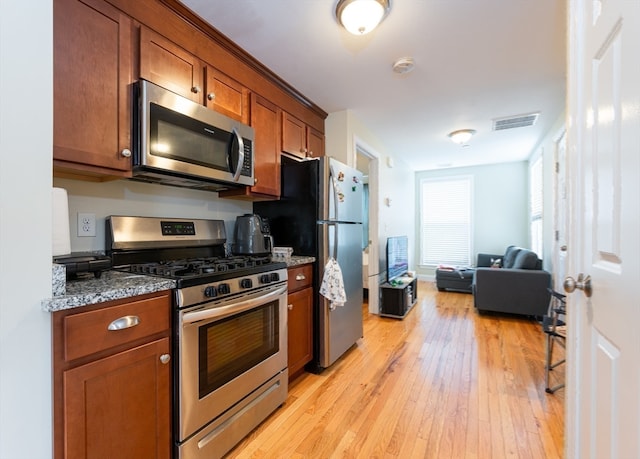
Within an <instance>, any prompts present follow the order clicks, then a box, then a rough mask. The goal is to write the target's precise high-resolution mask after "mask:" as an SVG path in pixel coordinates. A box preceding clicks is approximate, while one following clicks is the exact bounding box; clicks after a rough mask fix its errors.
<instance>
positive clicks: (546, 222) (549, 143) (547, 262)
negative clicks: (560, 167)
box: [529, 113, 565, 272]
mask: <svg viewBox="0 0 640 459" xmlns="http://www.w3.org/2000/svg"><path fill="white" fill-rule="evenodd" d="M564 129H565V114H564V113H563V114H561V115H560V116H559V117H558V119H557V120H556V122H555V123H554V125H553V127H552V128H551V130H550V131H549V133H548V134H547V135H546V136H545V137H544V139H542V141H541V142H540V145H539V146H538V147H537V148H536V149H535V150H534V151H533V153H532V154H531V156H530V158H529V161H530V162H531V161H533V160H534V159H535V158H536V157H537V156H538V155H542V157H543V159H542V164H543V172H542V173H543V187H544V196H543V202H542V224H543V234H544V241H543V248H542V251H543V254H542V261H543V264H544V269H546V270H548V271H550V272H553V271H554V266H553V255H554V254H553V249H554V237H555V234H554V231H555V227H554V212H555V199H556V196H555V195H554V180H555V170H556V169H555V167H556V166H555V161H556V157H555V155H556V142H557V140H558V139H559V138H560V136H561V135H562V133H563V132H564Z"/></svg>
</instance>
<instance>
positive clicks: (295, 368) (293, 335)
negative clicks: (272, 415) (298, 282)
mask: <svg viewBox="0 0 640 459" xmlns="http://www.w3.org/2000/svg"><path fill="white" fill-rule="evenodd" d="M287 301H288V307H289V314H288V320H289V322H288V330H289V331H288V366H289V376H290V379H292V378H293V377H295V376H297V374H298V373H299V372H300V371H301V370H302V369H303V368H304V366H305V364H306V363H308V362H309V361H311V359H312V358H313V342H312V333H313V330H312V308H313V289H311V288H305V289H303V290H299V291H297V292H293V293H290V294H289V296H288V299H287Z"/></svg>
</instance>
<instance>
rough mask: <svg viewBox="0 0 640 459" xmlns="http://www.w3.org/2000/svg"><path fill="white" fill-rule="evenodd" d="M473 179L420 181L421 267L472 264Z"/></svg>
mask: <svg viewBox="0 0 640 459" xmlns="http://www.w3.org/2000/svg"><path fill="white" fill-rule="evenodd" d="M471 190H472V178H471V177H470V176H459V177H447V178H442V179H424V180H422V181H421V182H420V201H421V203H420V264H421V265H424V266H438V265H441V264H443V265H453V266H469V265H470V264H471V223H472V222H471V208H472V207H471V200H472V196H471Z"/></svg>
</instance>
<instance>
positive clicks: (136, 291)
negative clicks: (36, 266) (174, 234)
mask: <svg viewBox="0 0 640 459" xmlns="http://www.w3.org/2000/svg"><path fill="white" fill-rule="evenodd" d="M315 260H316V259H315V258H314V257H306V256H296V255H294V256H292V257H291V258H289V259H287V260H283V261H286V263H287V267H294V266H300V265H305V264H308V263H313V262H314V261H315ZM55 267H56V266H55V265H54V268H55ZM54 270H55V269H54ZM62 276H64V271H62ZM60 283H62V284H63V285H61V286H60V285H59V284H60ZM57 284H58V285H57ZM175 286H176V282H175V281H174V280H170V279H163V278H161V277H154V276H141V275H138V274H131V273H125V272H120V271H104V272H103V273H102V275H101V276H100V278H95V277H94V276H93V274H88V275H82V276H81V277H79V278H78V279H77V280H70V281H67V282H66V285H64V277H63V278H62V279H60V277H59V274H58V275H54V292H56V291H59V292H64V293H63V294H61V295H55V293H54V296H53V297H52V298H47V299H45V300H43V301H42V309H43V310H44V311H46V312H55V311H61V310H63V309H71V308H78V307H82V306H87V305H89V304H97V303H104V302H107V301H111V300H119V299H122V298H130V297H134V296H137V295H144V294H146V293H153V292H159V291H161V290H168V289H172V288H175Z"/></svg>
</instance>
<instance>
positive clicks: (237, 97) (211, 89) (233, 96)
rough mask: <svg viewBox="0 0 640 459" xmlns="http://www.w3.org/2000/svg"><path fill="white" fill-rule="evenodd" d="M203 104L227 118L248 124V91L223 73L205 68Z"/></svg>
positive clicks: (209, 67) (211, 68)
mask: <svg viewBox="0 0 640 459" xmlns="http://www.w3.org/2000/svg"><path fill="white" fill-rule="evenodd" d="M204 70H205V75H206V76H205V81H206V84H205V93H204V103H205V105H206V106H207V107H208V108H211V109H213V110H215V111H217V112H220V113H222V114H224V115H226V116H228V117H229V118H233V119H234V120H237V121H240V122H242V123H244V124H249V122H250V121H249V90H248V89H247V88H245V87H244V86H242V85H241V84H240V83H238V82H237V81H235V80H233V79H232V78H229V77H228V76H227V75H225V74H224V73H222V72H220V71H218V70H216V69H214V68H213V67H212V66H210V65H207V66H205V69H204Z"/></svg>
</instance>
